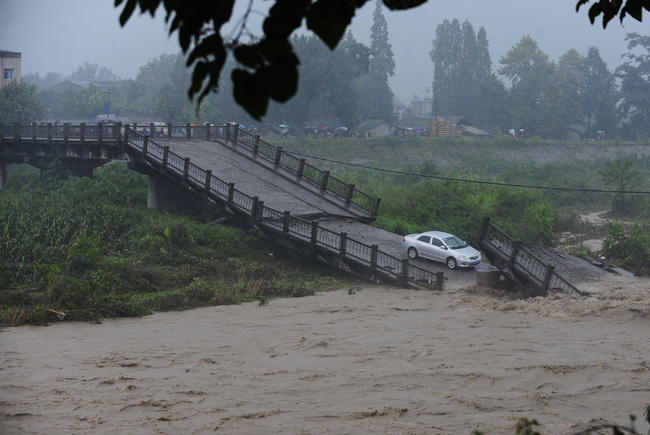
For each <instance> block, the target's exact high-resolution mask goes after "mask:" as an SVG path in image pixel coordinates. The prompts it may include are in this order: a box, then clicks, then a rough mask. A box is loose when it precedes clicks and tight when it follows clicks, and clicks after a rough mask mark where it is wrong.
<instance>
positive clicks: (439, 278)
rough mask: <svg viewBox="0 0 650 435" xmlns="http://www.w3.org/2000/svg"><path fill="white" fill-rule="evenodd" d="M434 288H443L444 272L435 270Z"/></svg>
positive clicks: (442, 289)
mask: <svg viewBox="0 0 650 435" xmlns="http://www.w3.org/2000/svg"><path fill="white" fill-rule="evenodd" d="M436 290H440V291H444V290H445V274H444V272H436Z"/></svg>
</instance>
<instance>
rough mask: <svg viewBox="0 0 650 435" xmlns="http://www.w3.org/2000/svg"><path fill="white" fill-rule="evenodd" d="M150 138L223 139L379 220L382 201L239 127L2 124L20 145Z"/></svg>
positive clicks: (5, 132) (0, 137)
mask: <svg viewBox="0 0 650 435" xmlns="http://www.w3.org/2000/svg"><path fill="white" fill-rule="evenodd" d="M127 128H128V129H130V130H132V131H135V132H138V133H140V134H148V135H149V136H150V138H152V139H156V138H159V139H162V138H177V139H180V138H183V139H192V138H194V139H208V140H209V139H213V138H214V139H223V140H226V141H229V142H230V143H233V144H237V145H240V146H241V148H242V149H240V151H244V150H245V151H246V152H247V153H248V155H249V156H250V157H252V158H256V159H257V158H258V157H262V159H260V161H263V162H264V163H266V165H267V166H268V167H270V168H272V169H273V170H276V171H278V170H284V171H286V172H287V173H289V174H291V175H293V176H295V177H296V178H298V179H300V180H301V181H305V182H306V183H308V184H309V185H311V186H312V187H313V188H315V189H317V190H319V191H321V192H322V193H325V192H327V193H330V194H332V195H334V196H335V197H336V198H338V199H339V200H341V201H343V202H345V203H346V204H348V205H352V206H354V207H357V208H358V209H360V210H362V211H364V212H366V213H368V214H369V215H370V216H371V217H373V218H374V217H376V216H377V213H378V212H379V203H380V198H377V197H374V196H372V195H368V194H367V193H365V192H362V191H360V190H359V189H357V188H356V187H355V185H354V184H348V183H345V182H344V181H342V180H340V179H338V178H336V177H334V176H332V175H330V173H329V171H323V170H321V169H319V168H317V167H315V166H312V165H310V164H308V163H306V162H305V159H301V158H298V157H296V156H294V155H292V154H291V153H288V152H286V151H283V150H282V147H276V146H274V145H271V144H269V143H267V142H265V141H263V140H262V139H261V138H260V136H256V135H253V134H251V133H249V132H248V131H246V130H242V129H240V128H239V125H237V124H231V125H192V124H185V125H176V126H174V125H155V124H148V125H143V124H121V123H116V124H102V123H99V124H97V125H86V124H84V123H81V124H80V125H71V124H52V123H48V124H36V123H32V124H20V123H17V124H11V125H4V124H0V141H2V140H3V139H4V137H5V136H7V137H10V138H12V139H14V140H15V141H16V142H20V141H21V140H24V139H31V140H34V141H36V140H45V141H59V140H62V141H64V142H69V141H71V142H80V143H83V142H85V141H86V140H92V141H95V142H98V143H100V144H101V143H102V142H104V141H107V142H108V141H112V142H119V141H121V138H122V135H123V134H124V132H125V131H126V129H127Z"/></svg>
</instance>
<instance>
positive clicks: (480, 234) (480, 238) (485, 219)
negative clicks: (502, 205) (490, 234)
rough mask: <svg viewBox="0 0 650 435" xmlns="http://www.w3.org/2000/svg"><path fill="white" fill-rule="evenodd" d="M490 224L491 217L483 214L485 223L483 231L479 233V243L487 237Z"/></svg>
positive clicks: (482, 225)
mask: <svg viewBox="0 0 650 435" xmlns="http://www.w3.org/2000/svg"><path fill="white" fill-rule="evenodd" d="M489 225H490V218H489V217H487V216H483V223H482V224H481V231H480V232H479V233H478V241H479V243H480V242H481V240H483V239H484V238H485V234H486V233H487V230H488V227H489Z"/></svg>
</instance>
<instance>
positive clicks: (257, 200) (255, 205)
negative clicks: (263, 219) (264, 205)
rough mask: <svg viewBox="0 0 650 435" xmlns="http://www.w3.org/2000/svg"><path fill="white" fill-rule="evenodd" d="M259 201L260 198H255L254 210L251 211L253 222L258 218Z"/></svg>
mask: <svg viewBox="0 0 650 435" xmlns="http://www.w3.org/2000/svg"><path fill="white" fill-rule="evenodd" d="M259 200H260V198H259V197H258V196H254V197H253V206H252V207H253V209H252V210H251V218H253V220H255V218H256V217H257V203H258V202H259Z"/></svg>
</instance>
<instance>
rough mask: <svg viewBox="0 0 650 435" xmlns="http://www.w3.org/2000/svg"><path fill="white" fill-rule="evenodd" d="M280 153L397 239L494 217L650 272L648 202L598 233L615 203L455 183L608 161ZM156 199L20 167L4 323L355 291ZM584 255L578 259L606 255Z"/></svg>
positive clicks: (586, 174) (564, 171)
mask: <svg viewBox="0 0 650 435" xmlns="http://www.w3.org/2000/svg"><path fill="white" fill-rule="evenodd" d="M282 145H283V147H284V149H286V150H289V151H294V152H296V153H304V154H309V155H318V156H321V157H324V158H327V159H328V160H326V161H323V160H318V161H315V163H316V164H317V165H318V166H319V167H324V168H325V169H329V170H331V171H332V173H333V174H334V175H336V176H338V177H340V178H342V179H344V180H345V181H347V182H351V183H354V184H355V185H356V186H357V187H358V188H360V189H361V190H364V191H367V192H369V193H371V194H373V195H376V196H379V197H380V198H382V202H381V207H380V212H379V216H378V219H377V220H376V222H375V225H376V226H378V227H380V228H383V229H386V230H388V231H391V232H394V233H398V234H409V233H413V232H418V231H423V230H429V229H440V230H443V231H448V232H451V233H454V234H456V235H458V236H460V237H462V238H464V239H465V240H468V241H472V240H473V239H474V238H475V236H476V235H477V233H478V230H479V226H480V223H481V220H482V217H483V216H490V218H491V220H492V222H493V223H494V224H495V225H497V226H498V227H499V228H501V229H503V230H504V231H505V232H507V233H508V234H510V235H511V236H513V237H515V238H518V239H521V240H523V241H526V242H534V243H540V244H543V245H549V246H552V245H554V244H556V243H557V241H558V239H559V235H560V233H562V232H573V233H581V234H588V235H589V237H590V238H594V236H596V237H599V238H602V239H603V240H604V244H603V249H602V251H600V252H598V254H601V255H604V256H605V257H606V258H607V260H608V261H611V262H612V263H614V264H617V265H619V266H621V267H623V268H626V269H627V270H631V271H633V272H635V273H643V274H647V273H648V271H649V269H650V268H649V267H648V260H647V259H648V256H649V255H650V238H649V237H648V234H650V231H649V230H648V228H649V225H650V224H649V222H648V218H647V215H648V214H649V211H650V199H649V198H648V197H647V195H635V196H634V198H633V203H634V204H633V207H630V212H631V213H632V214H631V215H630V214H628V215H624V216H623V217H625V218H626V220H611V221H610V222H609V223H608V224H607V225H606V226H604V227H595V226H593V225H591V224H588V223H586V222H584V221H583V220H581V219H580V217H579V213H580V212H583V211H585V210H589V211H594V210H604V209H606V208H607V207H608V206H609V205H610V201H609V200H610V197H609V195H607V194H599V193H595V192H592V193H585V192H580V191H577V192H576V191H555V190H542V189H529V188H526V187H506V186H501V185H496V184H484V183H472V182H462V181H457V180H458V179H465V180H470V181H479V180H481V181H490V182H494V183H504V182H507V183H512V184H518V185H542V186H556V187H580V188H584V189H596V188H605V186H604V183H603V180H602V177H599V176H598V174H599V173H603V171H604V169H603V168H610V167H613V164H608V162H605V161H599V160H594V161H573V162H565V163H547V164H535V163H530V162H528V163H522V164H519V165H513V164H512V162H505V161H503V160H502V159H499V157H498V156H499V155H509V153H510V152H511V149H512V148H510V147H513V143H512V141H511V140H509V139H506V138H502V139H498V138H496V139H492V140H485V141H471V140H451V139H431V138H414V139H413V140H410V139H409V140H408V141H400V140H397V139H395V138H385V139H380V140H372V141H365V140H362V141H353V140H307V139H303V140H296V141H283V142H282ZM542 145H543V143H542V142H535V141H533V140H531V141H525V143H518V144H517V145H516V146H517V147H518V148H522V147H528V148H529V149H530V150H531V151H532V150H534V149H535V147H538V146H542ZM563 146H566V147H570V146H572V145H571V144H566V145H563ZM596 146H598V145H596ZM439 156H444V159H442V158H440V157H439ZM337 162H358V165H357V166H356V167H350V166H349V165H344V164H341V163H337ZM372 167H381V168H386V169H389V171H378V170H376V169H372ZM635 168H636V169H638V173H636V174H637V175H636V178H635V185H638V186H639V188H640V189H641V190H650V189H649V188H648V186H649V183H650V180H648V179H647V178H644V175H643V174H647V173H648V170H649V169H650V158H648V157H644V158H638V159H636V160H635ZM636 169H635V170H636ZM600 183H603V184H600ZM146 195H147V184H146V177H144V176H142V175H139V174H137V173H136V172H134V171H130V170H128V169H126V168H125V167H124V166H123V165H121V164H113V165H108V166H105V167H103V168H100V169H98V170H97V171H96V177H95V179H94V180H90V179H87V178H82V179H79V178H67V177H66V171H65V170H63V169H62V168H61V167H60V166H57V165H53V167H52V168H51V169H50V170H49V171H47V173H46V174H44V176H42V177H38V171H36V170H34V169H32V168H30V167H27V166H22V165H21V166H18V165H16V166H9V179H8V183H7V187H6V188H5V189H4V190H3V191H2V192H0V323H2V324H4V325H18V324H21V323H26V322H30V323H37V324H42V323H47V322H48V321H49V320H51V319H54V318H56V317H57V316H58V314H57V313H65V319H66V320H99V319H101V318H102V317H117V316H141V315H144V314H147V313H150V312H152V311H157V310H174V309H188V308H195V307H199V306H206V305H218V304H233V303H241V302H245V301H253V300H259V301H260V303H262V304H264V303H266V302H267V301H268V300H269V299H271V298H274V297H287V296H303V295H308V294H313V293H314V292H316V291H320V290H327V289H330V288H340V287H341V286H343V285H348V284H346V280H348V279H349V277H335V278H332V276H333V273H335V272H334V271H333V270H332V269H329V268H328V269H326V270H325V269H321V267H320V266H319V265H314V264H305V263H302V264H299V265H298V266H296V260H295V259H291V260H289V259H287V258H285V257H284V254H283V253H282V252H277V251H276V249H277V248H275V247H273V246H268V245H267V244H265V243H264V242H263V241H260V240H259V239H257V238H255V237H253V236H249V235H247V234H245V233H244V232H242V231H241V230H238V229H235V228H231V227H227V226H221V225H208V224H206V222H209V221H210V220H214V214H215V213H217V211H216V210H212V211H211V213H212V214H206V216H202V217H198V218H196V217H194V218H190V217H182V216H173V215H168V214H160V213H156V212H154V211H152V210H149V209H148V208H146ZM594 204H595V205H594ZM594 206H595V207H598V208H596V209H594V208H592V207H594ZM643 215H645V217H643ZM639 216H641V217H639ZM576 249H577V250H576V252H572V253H576V254H585V255H593V254H596V253H594V252H588V251H584V250H583V249H582V248H576ZM583 251H584V252H583ZM269 253H271V254H273V255H269Z"/></svg>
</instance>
